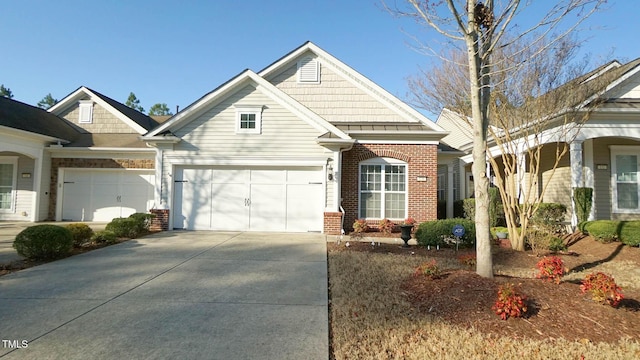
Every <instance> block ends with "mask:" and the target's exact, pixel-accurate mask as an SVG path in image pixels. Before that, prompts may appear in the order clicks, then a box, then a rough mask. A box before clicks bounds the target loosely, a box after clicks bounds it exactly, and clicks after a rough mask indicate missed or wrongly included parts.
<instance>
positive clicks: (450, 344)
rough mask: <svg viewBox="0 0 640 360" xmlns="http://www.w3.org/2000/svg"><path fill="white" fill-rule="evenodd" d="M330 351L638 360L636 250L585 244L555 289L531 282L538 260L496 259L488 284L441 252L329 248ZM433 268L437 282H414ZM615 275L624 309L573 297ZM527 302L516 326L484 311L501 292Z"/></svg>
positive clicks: (501, 255) (354, 355) (639, 252)
mask: <svg viewBox="0 0 640 360" xmlns="http://www.w3.org/2000/svg"><path fill="white" fill-rule="evenodd" d="M328 250H329V251H328V259H329V284H330V287H329V291H330V300H331V301H330V321H331V327H330V329H331V334H330V336H331V351H332V355H333V358H335V359H480V358H486V359H516V358H524V359H581V358H582V356H584V359H638V358H640V304H639V303H638V300H640V249H638V248H630V247H626V246H620V244H619V243H611V244H601V243H599V242H596V241H594V240H593V239H591V238H589V237H586V238H583V239H580V240H578V241H577V242H575V243H574V244H572V246H570V248H569V250H570V251H573V252H574V254H573V255H561V258H562V259H563V260H564V262H565V266H566V267H567V268H568V269H569V273H568V274H567V275H565V276H564V277H563V278H562V282H561V283H560V284H559V285H558V284H555V283H552V282H545V281H543V280H540V279H535V273H536V268H535V264H536V263H537V262H538V260H539V258H537V257H535V256H533V255H532V254H531V253H528V252H526V253H518V252H514V251H512V250H504V249H499V248H495V249H494V268H495V273H496V275H497V276H496V277H495V278H494V279H483V278H480V277H478V276H477V275H475V273H474V272H473V271H472V270H470V269H469V268H468V267H467V266H466V265H464V264H462V263H461V262H460V261H459V260H458V257H459V256H460V255H462V254H466V253H469V251H468V250H467V252H458V253H456V252H455V251H453V250H450V249H446V250H441V251H435V250H431V251H427V250H426V249H424V248H418V247H415V246H414V247H411V248H410V249H403V248H401V247H400V246H399V245H398V244H387V245H385V244H382V245H381V246H378V245H377V243H376V245H375V246H372V245H371V242H370V240H369V241H366V240H365V241H363V242H358V243H354V242H351V244H350V246H349V247H346V246H345V243H344V242H342V243H341V244H335V243H329V246H328ZM431 260H436V262H437V264H438V266H439V267H440V269H442V270H443V276H442V277H440V278H438V279H429V278H428V277H424V276H421V277H415V276H413V273H414V271H415V269H416V267H418V266H419V265H421V264H423V263H425V262H428V261H431ZM594 271H603V272H606V273H608V274H611V275H613V277H614V278H615V279H616V283H617V284H618V285H620V286H622V288H623V294H624V296H625V299H624V300H623V302H622V303H621V304H620V305H619V306H618V308H612V307H610V306H608V305H602V304H599V303H596V302H594V301H593V300H591V299H590V297H589V296H587V295H585V294H582V293H581V292H580V281H581V279H582V278H584V276H585V275H586V274H588V273H591V272H594ZM505 282H511V283H514V284H516V285H517V286H518V287H519V288H520V290H521V291H522V293H524V294H525V295H527V296H528V305H529V307H528V311H527V316H525V317H524V318H509V319H508V320H506V321H505V320H501V319H500V317H498V316H497V315H496V314H495V313H494V312H493V311H492V310H491V306H492V305H493V304H494V303H495V301H496V298H497V289H498V287H499V285H500V284H502V283H505Z"/></svg>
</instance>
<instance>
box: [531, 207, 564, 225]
mask: <svg viewBox="0 0 640 360" xmlns="http://www.w3.org/2000/svg"><path fill="white" fill-rule="evenodd" d="M566 213H567V207H566V206H565V205H563V204H558V203H541V204H540V206H539V207H538V209H537V210H536V212H535V213H534V214H533V217H532V218H531V220H532V221H533V223H534V224H537V225H556V224H558V223H560V222H562V221H564V215H565V214H566Z"/></svg>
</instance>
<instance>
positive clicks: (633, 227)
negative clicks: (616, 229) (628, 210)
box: [619, 221, 640, 246]
mask: <svg viewBox="0 0 640 360" xmlns="http://www.w3.org/2000/svg"><path fill="white" fill-rule="evenodd" d="M619 238H620V241H621V242H622V243H623V244H625V245H629V246H640V221H621V222H620V237H619Z"/></svg>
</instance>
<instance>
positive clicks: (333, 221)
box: [324, 212, 342, 235]
mask: <svg viewBox="0 0 640 360" xmlns="http://www.w3.org/2000/svg"><path fill="white" fill-rule="evenodd" d="M324 233H325V234H326V235H340V234H341V233H342V213H341V212H325V213H324Z"/></svg>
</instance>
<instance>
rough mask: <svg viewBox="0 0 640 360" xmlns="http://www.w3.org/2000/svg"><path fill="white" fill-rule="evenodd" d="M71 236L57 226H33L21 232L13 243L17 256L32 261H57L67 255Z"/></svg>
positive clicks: (71, 245) (64, 229)
mask: <svg viewBox="0 0 640 360" xmlns="http://www.w3.org/2000/svg"><path fill="white" fill-rule="evenodd" d="M72 247H73V235H72V234H71V231H69V229H66V228H63V227H62V226H57V225H35V226H30V227H28V228H26V229H24V230H22V231H21V232H20V233H19V234H18V235H17V236H16V239H15V240H14V242H13V248H14V249H16V251H17V252H18V254H19V255H21V256H24V257H26V258H28V259H33V260H50V259H58V258H61V257H64V256H67V255H69V253H70V252H71V248H72Z"/></svg>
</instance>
